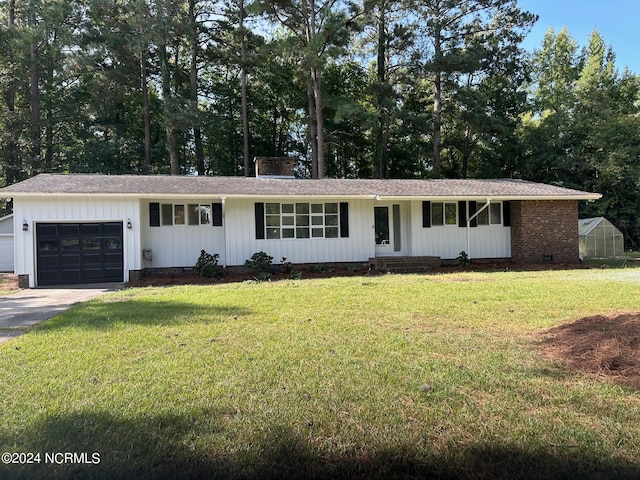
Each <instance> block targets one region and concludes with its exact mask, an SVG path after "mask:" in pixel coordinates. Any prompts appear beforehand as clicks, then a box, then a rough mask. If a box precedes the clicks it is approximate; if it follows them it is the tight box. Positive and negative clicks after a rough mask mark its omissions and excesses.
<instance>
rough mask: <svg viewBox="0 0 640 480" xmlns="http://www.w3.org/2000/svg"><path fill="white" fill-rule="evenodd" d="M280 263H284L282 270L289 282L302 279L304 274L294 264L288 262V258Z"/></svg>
mask: <svg viewBox="0 0 640 480" xmlns="http://www.w3.org/2000/svg"><path fill="white" fill-rule="evenodd" d="M280 263H282V266H281V267H280V270H281V271H282V273H284V274H285V275H286V276H287V278H288V279H289V280H300V279H301V278H302V272H301V271H300V270H297V269H296V268H295V266H294V265H293V263H291V262H290V261H288V260H287V257H282V260H281V261H280Z"/></svg>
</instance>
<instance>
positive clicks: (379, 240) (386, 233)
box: [374, 205, 401, 257]
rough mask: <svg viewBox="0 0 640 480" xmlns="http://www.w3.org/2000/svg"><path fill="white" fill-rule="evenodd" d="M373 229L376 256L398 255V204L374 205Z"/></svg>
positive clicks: (399, 242)
mask: <svg viewBox="0 0 640 480" xmlns="http://www.w3.org/2000/svg"><path fill="white" fill-rule="evenodd" d="M374 231H375V241H376V256H377V257H384V256H385V255H394V254H395V255H399V254H400V253H401V248H400V247H401V239H400V205H381V206H377V207H374Z"/></svg>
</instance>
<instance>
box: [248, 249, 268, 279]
mask: <svg viewBox="0 0 640 480" xmlns="http://www.w3.org/2000/svg"><path fill="white" fill-rule="evenodd" d="M244 264H245V266H246V267H249V268H250V269H251V270H253V272H254V273H255V274H256V280H259V281H265V280H269V279H271V274H272V273H273V271H272V265H273V257H272V256H270V255H267V254H266V253H265V252H256V253H254V254H253V255H251V258H250V259H249V260H246V261H245V262H244Z"/></svg>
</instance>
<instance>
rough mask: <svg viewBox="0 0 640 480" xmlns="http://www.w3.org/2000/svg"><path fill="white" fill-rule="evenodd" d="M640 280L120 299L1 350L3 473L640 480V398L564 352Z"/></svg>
mask: <svg viewBox="0 0 640 480" xmlns="http://www.w3.org/2000/svg"><path fill="white" fill-rule="evenodd" d="M638 272H639V271H638V270H635V269H633V270H609V269H608V270H603V271H601V270H579V271H552V272H505V273H463V274H455V275H454V274H450V275H405V276H401V275H387V276H378V277H370V278H369V277H350V278H335V279H317V280H297V281H280V282H274V283H241V284H224V285H216V286H179V287H170V288H139V289H130V290H124V291H121V292H116V293H114V294H110V295H108V296H105V297H102V298H99V299H96V300H94V301H91V302H89V303H86V304H84V305H80V306H77V307H75V308H73V309H72V310H70V311H68V312H66V313H64V314H62V315H59V316H57V317H56V318H54V319H52V320H50V321H48V322H45V323H44V324H42V325H40V326H39V327H38V328H36V329H34V330H33V331H31V332H30V333H29V334H27V335H24V336H22V337H20V338H18V339H15V340H12V341H10V342H8V343H6V344H4V345H1V346H0V415H1V419H2V420H1V421H0V453H2V452H20V453H39V454H40V463H35V464H31V465H22V466H20V465H15V464H10V465H0V478H15V477H20V476H22V477H25V478H32V477H34V476H35V477H42V478H45V477H46V478H54V479H55V478H70V477H73V478H232V479H234V478H238V479H240V478H242V479H254V478H255V479H259V478H260V479H262V478H274V479H276V478H301V479H302V478H358V479H365V478H478V479H479V478H505V479H506V478H534V479H535V478H539V479H543V478H576V477H577V478H583V479H589V478H638V477H639V476H640V396H639V392H638V390H637V389H634V388H633V387H630V386H628V385H627V384H621V383H617V382H616V381H615V378H612V377H610V376H606V375H602V374H596V373H581V372H580V371H578V370H575V369H573V366H572V365H571V366H570V364H569V363H566V364H565V363H563V362H561V361H560V360H557V359H555V358H553V357H550V356H548V355H546V354H544V352H546V351H547V346H548V342H549V341H550V340H549V337H548V335H547V334H546V333H544V332H546V331H547V330H549V329H552V328H554V327H558V326H560V325H563V324H568V323H571V322H574V321H577V320H580V319H584V318H586V317H591V316H594V315H601V314H624V313H628V312H638V311H640V274H638ZM627 317H628V316H627ZM625 318H626V317H625ZM638 328H639V329H640V324H639V327H638ZM58 452H72V453H77V454H78V455H77V456H76V457H75V458H73V457H68V458H69V459H71V461H63V460H64V459H65V457H63V456H57V457H56V456H55V455H53V456H51V455H50V456H49V457H45V453H49V454H51V453H58ZM94 454H98V457H97V460H98V461H97V462H96V457H95V456H94ZM25 458H26V457H25ZM3 459H4V457H3ZM45 459H48V460H50V461H48V462H45ZM56 460H59V461H56Z"/></svg>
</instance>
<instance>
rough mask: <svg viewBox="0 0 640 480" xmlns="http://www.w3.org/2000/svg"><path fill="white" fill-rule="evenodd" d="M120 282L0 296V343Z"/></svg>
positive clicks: (115, 287)
mask: <svg viewBox="0 0 640 480" xmlns="http://www.w3.org/2000/svg"><path fill="white" fill-rule="evenodd" d="M122 286H123V284H121V283H109V284H99V285H91V286H87V287H84V286H73V287H61V288H34V289H28V290H21V291H19V292H17V293H14V294H13V295H8V296H6V297H0V343H4V342H6V341H7V340H10V339H11V338H13V337H15V336H18V335H20V334H22V333H24V332H26V331H27V330H29V328H31V327H33V326H34V325H36V324H38V323H40V322H42V321H43V320H46V319H48V318H51V317H53V316H55V315H57V314H58V313H60V312H64V311H65V310H67V309H68V308H69V307H71V306H72V305H73V304H75V303H80V302H87V301H89V300H91V299H93V298H95V297H97V296H99V295H103V294H105V293H108V292H113V291H115V290H119V289H120V288H122Z"/></svg>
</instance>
